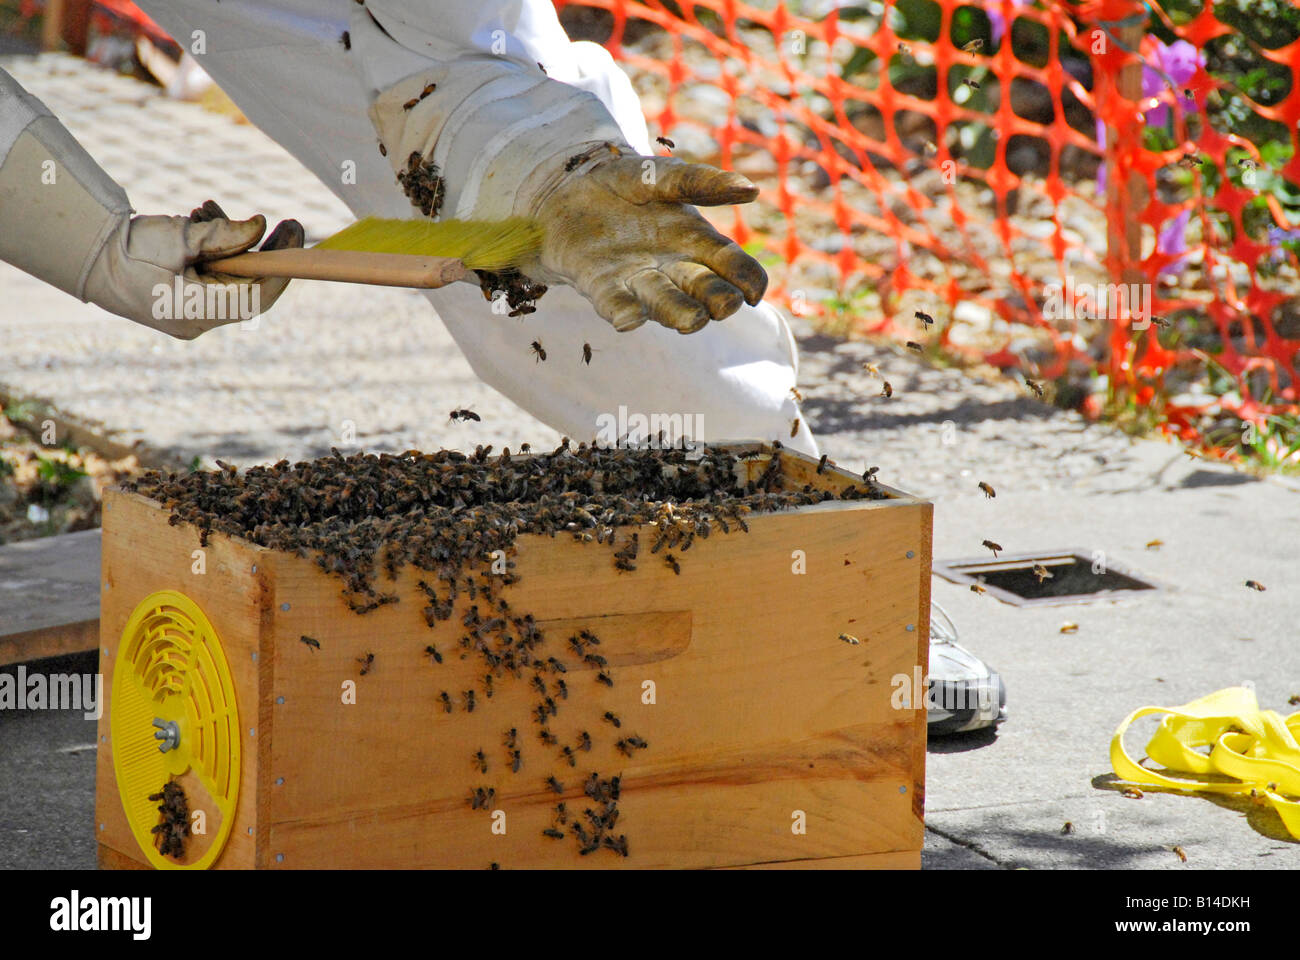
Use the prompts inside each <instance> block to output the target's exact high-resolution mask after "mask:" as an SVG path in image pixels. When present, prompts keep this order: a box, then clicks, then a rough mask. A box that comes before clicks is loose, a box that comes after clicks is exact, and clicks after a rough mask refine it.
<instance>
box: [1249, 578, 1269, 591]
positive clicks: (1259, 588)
mask: <svg viewBox="0 0 1300 960" xmlns="http://www.w3.org/2000/svg"><path fill="white" fill-rule="evenodd" d="M1246 586H1248V587H1250V589H1252V590H1257V591H1259V592H1260V593H1263V592H1264V591H1265V590H1267V589H1268V588H1267V587H1265V586H1264V585H1263V584H1262V583H1260V582H1259V581H1258V580H1247V581H1246Z"/></svg>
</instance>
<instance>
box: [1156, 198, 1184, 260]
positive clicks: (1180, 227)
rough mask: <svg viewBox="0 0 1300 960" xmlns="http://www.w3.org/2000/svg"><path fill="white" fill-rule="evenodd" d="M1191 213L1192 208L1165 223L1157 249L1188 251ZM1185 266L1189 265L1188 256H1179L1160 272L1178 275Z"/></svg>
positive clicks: (1163, 251)
mask: <svg viewBox="0 0 1300 960" xmlns="http://www.w3.org/2000/svg"><path fill="white" fill-rule="evenodd" d="M1191 214H1192V211H1191V210H1184V211H1183V212H1182V213H1180V214H1179V215H1178V216H1176V217H1174V218H1173V219H1172V220H1170V221H1169V222H1168V223H1166V224H1165V225H1164V228H1163V229H1162V230H1161V231H1160V237H1159V239H1158V240H1157V241H1156V250H1158V251H1159V252H1160V253H1186V252H1187V221H1188V219H1189V218H1190V217H1191ZM1185 266H1187V258H1186V257H1179V258H1178V259H1177V260H1175V261H1174V262H1173V263H1171V264H1169V265H1168V266H1166V267H1165V268H1164V269H1163V270H1161V271H1160V273H1161V275H1162V276H1176V275H1177V274H1179V273H1182V271H1183V268H1184V267H1185Z"/></svg>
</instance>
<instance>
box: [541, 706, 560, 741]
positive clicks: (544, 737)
mask: <svg viewBox="0 0 1300 960" xmlns="http://www.w3.org/2000/svg"><path fill="white" fill-rule="evenodd" d="M538 709H542V708H540V707H539V708H538ZM537 739H538V740H540V741H542V744H543V745H544V746H547V747H553V746H555V745H556V744H557V743H559V742H560V741H559V740H558V739H556V736H555V734H553V733H551V730H550V728H549V727H542V729H541V730H539V731H537Z"/></svg>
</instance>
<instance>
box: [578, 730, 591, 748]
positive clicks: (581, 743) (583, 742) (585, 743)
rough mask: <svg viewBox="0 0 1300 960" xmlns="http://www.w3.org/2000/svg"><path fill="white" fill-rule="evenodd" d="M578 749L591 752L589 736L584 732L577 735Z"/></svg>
mask: <svg viewBox="0 0 1300 960" xmlns="http://www.w3.org/2000/svg"><path fill="white" fill-rule="evenodd" d="M578 749H579V750H587V751H590V750H591V734H589V733H588V732H587V731H586V730H584V731H582V733H580V734H578Z"/></svg>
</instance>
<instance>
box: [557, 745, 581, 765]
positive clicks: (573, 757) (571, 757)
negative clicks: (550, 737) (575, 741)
mask: <svg viewBox="0 0 1300 960" xmlns="http://www.w3.org/2000/svg"><path fill="white" fill-rule="evenodd" d="M560 754H561V756H563V757H564V759H565V760H567V761H569V766H571V767H576V766H577V765H578V755H577V754H576V753H574V752H573V747H565V748H564V749H563V750H561V751H560Z"/></svg>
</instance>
